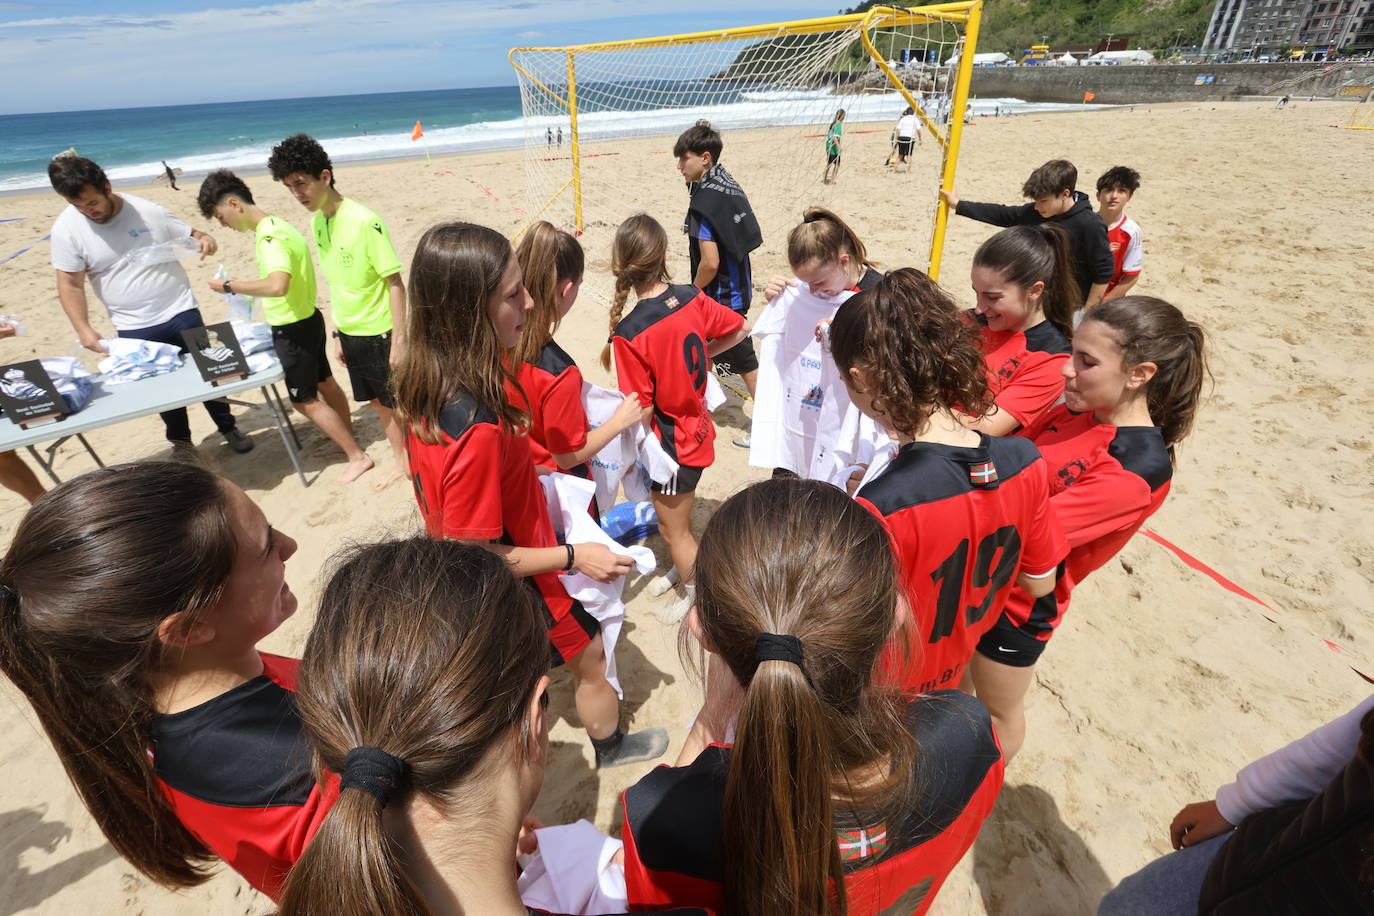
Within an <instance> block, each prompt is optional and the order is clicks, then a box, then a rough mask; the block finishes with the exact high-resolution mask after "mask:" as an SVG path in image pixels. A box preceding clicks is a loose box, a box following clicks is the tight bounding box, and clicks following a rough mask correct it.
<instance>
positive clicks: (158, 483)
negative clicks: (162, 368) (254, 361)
mask: <svg viewBox="0 0 1374 916" xmlns="http://www.w3.org/2000/svg"><path fill="white" fill-rule="evenodd" d="M226 500H227V495H226V493H225V491H224V487H223V486H222V484H221V483H220V480H219V479H218V478H217V477H215V476H214V475H213V474H210V473H209V472H208V471H205V470H203V469H201V468H198V467H192V466H189V465H185V464H170V463H165V462H140V463H137V464H122V465H118V466H115V467H109V468H105V469H103V470H99V471H92V472H91V473H89V474H84V475H82V476H81V477H78V478H76V479H74V480H69V481H67V482H66V483H64V484H62V485H60V486H58V487H56V488H54V489H53V490H52V491H51V492H50V493H48V494H47V495H46V496H44V497H43V498H42V499H40V500H39V501H38V502H37V503H35V504H34V506H33V508H31V509H30V510H29V512H28V514H27V515H25V516H24V518H23V520H22V521H20V523H19V529H18V530H17V531H16V532H15V535H14V540H13V542H12V543H11V545H10V549H9V552H8V553H7V554H6V555H5V558H4V560H3V561H0V584H2V585H3V587H0V669H3V670H4V672H5V675H6V676H7V677H8V678H9V679H10V680H11V681H13V682H14V685H15V686H16V687H18V688H19V689H20V691H22V692H23V694H24V696H25V697H27V698H28V700H29V702H30V703H31V704H32V705H33V709H34V712H35V713H37V715H38V720H39V722H41V723H42V725H43V730H44V731H46V732H47V733H48V738H49V739H50V740H51V741H52V743H53V747H54V749H55V750H56V751H57V756H58V758H59V759H60V760H61V761H62V766H63V767H64V768H65V769H66V771H67V776H68V777H70V778H71V781H72V785H73V786H74V787H75V789H76V791H77V794H79V795H80V796H81V800H82V801H83V802H84V803H85V805H86V807H87V809H89V810H90V812H91V816H92V817H93V818H95V821H96V823H97V824H99V825H100V829H101V831H102V832H103V833H104V834H105V838H106V839H107V840H109V841H110V845H112V846H113V847H114V848H115V849H117V850H118V851H119V854H120V855H122V856H124V858H126V859H128V860H129V862H130V863H132V864H133V866H134V867H135V868H137V869H138V870H139V871H140V872H142V873H143V874H145V875H147V876H148V877H149V878H151V879H152V880H154V881H156V882H158V883H159V884H164V885H167V886H169V887H191V886H193V885H196V884H199V883H200V882H202V881H204V880H205V879H206V878H207V877H208V868H207V866H208V865H209V863H211V862H213V861H214V859H215V857H214V855H213V854H212V853H211V852H210V851H209V850H208V849H207V848H206V847H205V845H204V844H202V843H201V842H200V841H199V840H198V839H196V837H195V836H194V835H192V834H191V832H190V831H188V830H187V829H186V828H185V827H183V826H182V824H181V822H180V821H179V820H178V819H177V817H176V815H175V814H174V813H173V812H172V809H171V806H170V805H169V804H168V803H167V799H166V796H165V795H164V793H163V791H162V789H161V788H160V787H159V785H158V783H157V779H156V775H155V773H154V771H153V767H152V765H151V764H150V763H149V761H148V748H149V747H150V746H151V744H152V740H153V734H152V726H153V721H154V719H155V718H156V716H157V714H158V713H157V708H156V706H155V705H154V694H153V688H152V686H151V681H150V679H149V675H150V674H151V673H152V672H153V671H155V670H156V669H157V667H158V664H159V661H160V659H161V643H160V642H159V640H158V637H157V631H158V627H159V625H160V624H161V623H162V622H163V621H164V620H166V619H167V618H168V617H170V616H172V615H173V614H177V613H183V612H194V611H196V610H198V609H200V608H204V607H208V606H210V605H213V604H214V603H215V602H216V601H218V600H219V598H220V596H221V595H222V594H223V591H224V583H225V580H226V579H227V578H228V576H229V571H230V569H231V568H232V567H233V564H234V556H235V553H236V552H237V547H236V544H235V540H234V533H233V530H232V528H231V527H230V525H229V519H228V515H227V510H226V505H227V503H226Z"/></svg>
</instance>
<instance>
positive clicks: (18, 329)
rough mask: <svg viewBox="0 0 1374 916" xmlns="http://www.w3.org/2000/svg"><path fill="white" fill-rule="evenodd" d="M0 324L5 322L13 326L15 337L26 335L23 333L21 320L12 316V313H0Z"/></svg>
mask: <svg viewBox="0 0 1374 916" xmlns="http://www.w3.org/2000/svg"><path fill="white" fill-rule="evenodd" d="M0 324H7V325H9V326H10V327H12V328H14V336H15V337H26V336H28V335H26V334H25V333H24V324H23V322H21V321H20V320H19V319H18V318H16V317H14V316H13V315H0Z"/></svg>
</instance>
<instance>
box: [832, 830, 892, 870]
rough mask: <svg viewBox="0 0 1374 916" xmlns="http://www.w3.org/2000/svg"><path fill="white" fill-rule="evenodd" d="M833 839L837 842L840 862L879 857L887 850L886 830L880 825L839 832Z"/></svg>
mask: <svg viewBox="0 0 1374 916" xmlns="http://www.w3.org/2000/svg"><path fill="white" fill-rule="evenodd" d="M835 839H836V840H838V841H839V845H840V861H842V862H854V861H857V860H859V859H867V858H870V857H872V856H879V855H882V854H883V853H884V852H885V851H886V850H887V828H886V827H885V826H883V825H882V824H879V825H877V826H876V827H864V828H861V829H859V830H840V831H837V832H836V834H835Z"/></svg>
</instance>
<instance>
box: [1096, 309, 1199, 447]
mask: <svg viewBox="0 0 1374 916" xmlns="http://www.w3.org/2000/svg"><path fill="white" fill-rule="evenodd" d="M1083 320H1084V321H1100V322H1102V323H1103V324H1105V325H1106V326H1107V327H1109V328H1111V329H1112V331H1113V332H1115V334H1114V336H1115V337H1116V343H1117V346H1119V347H1120V348H1121V359H1122V362H1124V363H1125V365H1126V366H1127V367H1128V368H1129V367H1130V366H1136V365H1139V364H1140V363H1154V364H1155V365H1156V366H1157V367H1158V368H1157V369H1156V370H1155V374H1154V378H1152V379H1150V381H1149V382H1148V383H1147V384H1146V386H1145V403H1146V404H1147V406H1148V407H1149V409H1150V419H1152V420H1153V421H1154V423H1155V425H1156V426H1158V427H1159V431H1160V433H1161V434H1162V435H1163V436H1164V444H1165V445H1167V446H1168V447H1169V457H1170V458H1171V459H1172V458H1173V457H1174V445H1175V444H1177V443H1178V442H1181V441H1183V438H1184V437H1185V436H1187V435H1188V433H1190V432H1191V431H1192V429H1193V419H1194V418H1195V417H1196V416H1197V409H1198V404H1199V402H1200V401H1201V399H1202V383H1203V380H1204V379H1206V378H1210V377H1211V371H1210V370H1209V369H1208V368H1207V353H1206V336H1205V335H1204V334H1203V333H1202V328H1201V327H1199V326H1198V325H1197V324H1194V323H1193V322H1191V321H1189V320H1188V319H1187V318H1185V317H1183V313H1182V312H1180V311H1179V310H1178V309H1177V308H1175V307H1174V306H1172V305H1170V304H1169V303H1168V302H1165V301H1164V300H1163V299H1156V298H1154V297H1153V296H1122V297H1121V298H1120V299H1112V300H1109V301H1107V302H1099V303H1098V304H1097V305H1095V306H1093V307H1092V309H1091V310H1090V311H1088V313H1087V314H1086V315H1084V316H1083Z"/></svg>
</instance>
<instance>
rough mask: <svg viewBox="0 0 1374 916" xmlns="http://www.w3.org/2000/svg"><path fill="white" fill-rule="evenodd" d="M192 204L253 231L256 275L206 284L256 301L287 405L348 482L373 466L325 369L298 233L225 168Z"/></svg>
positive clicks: (311, 275)
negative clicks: (312, 428) (323, 442)
mask: <svg viewBox="0 0 1374 916" xmlns="http://www.w3.org/2000/svg"><path fill="white" fill-rule="evenodd" d="M198 203H199V205H200V212H201V215H202V216H204V217H205V218H206V219H216V220H219V224H220V225H221V226H223V227H225V228H226V229H232V230H234V231H235V232H252V233H253V235H254V239H255V241H254V251H255V252H256V254H257V262H258V274H259V278H258V279H256V280H233V279H223V280H211V281H209V282H210V288H211V289H212V290H214V291H215V292H217V293H223V294H224V295H226V296H228V295H234V294H238V295H242V296H257V297H259V299H260V300H261V301H262V311H263V315H264V316H265V317H266V318H267V323H268V324H269V325H271V326H272V345H273V347H275V348H276V351H277V358H278V359H279V360H281V365H282V371H283V372H284V373H285V374H286V391H287V394H288V395H289V396H290V398H291V403H292V405H294V406H295V408H296V409H297V410H299V411H300V412H301V413H302V414H304V415H305V416H306V418H308V419H309V420H310V422H312V423H314V424H315V425H316V426H318V427H319V428H320V431H321V432H323V433H324V434H325V435H326V436H328V437H329V439H330V441H332V442H333V443H334V444H335V445H337V446H338V447H339V448H340V449H341V450H342V451H343V453H344V456H345V457H346V458H347V459H348V466H347V467H346V468H345V469H344V472H343V473H342V474H341V475H339V482H340V483H352V482H353V481H355V480H357V479H358V478H359V477H360V476H362V475H363V474H364V473H366V472H367V471H369V470H371V469H372V464H373V463H372V459H371V458H369V457H368V456H367V453H366V452H364V451H363V450H362V449H361V448H359V447H358V442H357V440H355V439H354V438H353V418H352V416H351V415H350V414H349V411H348V402H347V400H346V399H345V398H344V393H343V389H342V388H340V387H339V385H338V383H337V382H335V381H334V373H333V371H332V370H331V369H330V366H329V354H328V347H327V345H326V336H325V330H324V316H323V315H322V314H320V310H319V309H317V308H315V265H314V264H313V263H311V261H310V248H309V247H308V246H307V245H306V243H305V237H304V236H302V235H301V234H300V233H299V232H297V231H296V228H295V227H294V226H292V225H291V224H290V223H288V222H286V220H283V219H279V218H278V217H275V216H271V215H269V214H268V213H266V212H265V211H264V210H262V209H261V208H260V207H258V206H257V204H255V203H254V202H253V194H252V192H251V191H249V190H248V185H246V184H244V182H243V180H242V179H240V178H239V177H238V176H237V175H235V174H234V173H233V172H230V171H228V170H227V169H220V170H219V171H215V172H211V173H210V174H209V175H207V176H205V180H204V181H203V182H202V183H201V185H200V197H199V200H198Z"/></svg>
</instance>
